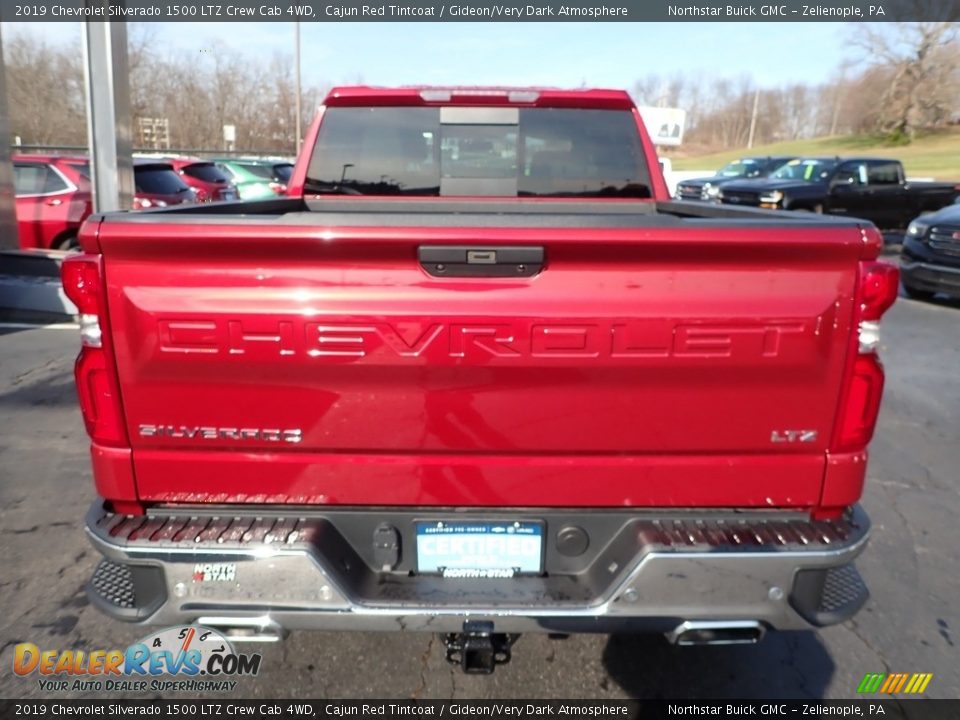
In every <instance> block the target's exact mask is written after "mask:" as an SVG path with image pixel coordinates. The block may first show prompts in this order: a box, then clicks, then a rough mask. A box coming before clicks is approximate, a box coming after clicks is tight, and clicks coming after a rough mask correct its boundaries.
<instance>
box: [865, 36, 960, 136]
mask: <svg viewBox="0 0 960 720" xmlns="http://www.w3.org/2000/svg"><path fill="white" fill-rule="evenodd" d="M860 38H861V40H860V41H859V43H858V44H859V45H860V47H862V48H863V49H864V50H865V51H866V53H867V56H868V57H869V58H870V60H869V64H870V65H871V66H873V68H874V69H877V68H879V69H881V70H884V71H886V74H887V75H888V77H889V84H888V85H887V87H886V89H885V90H884V92H883V93H882V95H881V96H880V104H879V105H880V113H879V117H878V126H879V128H880V129H881V130H883V131H884V132H888V133H891V134H893V135H896V136H900V137H905V138H912V137H913V136H914V134H915V133H916V131H917V129H918V128H920V127H924V126H929V125H937V124H941V123H943V122H944V121H945V120H946V119H947V118H949V117H950V116H951V115H952V114H953V113H954V112H955V111H956V97H957V90H958V87H960V84H958V83H960V78H958V71H960V49H958V47H957V26H956V24H955V23H948V22H922V23H921V22H900V23H889V24H885V25H882V26H881V27H879V28H878V27H876V26H874V27H870V26H867V27H866V29H865V30H864V32H863V33H862V34H861V35H860Z"/></svg>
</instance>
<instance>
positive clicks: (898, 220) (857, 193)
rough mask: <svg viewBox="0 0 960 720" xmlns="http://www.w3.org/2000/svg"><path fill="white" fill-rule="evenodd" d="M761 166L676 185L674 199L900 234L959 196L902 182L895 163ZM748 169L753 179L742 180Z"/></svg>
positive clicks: (747, 163)
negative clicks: (859, 221)
mask: <svg viewBox="0 0 960 720" xmlns="http://www.w3.org/2000/svg"><path fill="white" fill-rule="evenodd" d="M766 160H767V161H768V162H767V163H766V164H764V163H763V162H762V161H763V159H761V158H743V159H742V160H740V161H737V163H731V165H730V166H728V167H731V168H732V169H731V170H730V173H731V174H730V175H727V176H725V175H724V174H723V170H721V171H720V173H718V176H717V177H714V178H704V179H703V180H702V181H700V182H699V184H698V183H697V181H686V182H684V183H680V184H679V185H678V186H677V188H678V192H677V196H678V198H680V199H695V200H709V201H714V202H720V203H723V204H726V205H739V206H751V207H761V208H770V209H777V210H801V211H805V212H813V213H827V214H829V215H845V216H848V217H857V218H863V219H865V220H869V221H870V222H872V223H873V224H874V225H876V226H877V227H878V228H880V229H881V230H903V229H904V228H906V227H907V225H908V224H909V223H910V221H911V220H913V219H914V218H915V217H917V216H918V215H920V214H922V213H925V212H933V211H935V210H939V209H940V208H942V207H944V206H945V205H949V204H951V203H952V202H954V200H956V199H957V197H958V190H960V187H958V186H957V185H956V184H954V183H943V182H915V181H908V180H907V179H906V175H905V174H904V171H903V165H902V164H901V163H900V161H898V160H891V159H888V158H839V157H799V158H766ZM777 163H779V164H777ZM748 167H749V168H751V169H752V170H753V171H755V173H756V174H754V175H747V174H746V170H745V168H748ZM761 168H765V169H766V170H767V171H768V172H764V170H763V169H761ZM734 173H737V174H734ZM698 190H699V192H698ZM698 195H699V197H697V196H698Z"/></svg>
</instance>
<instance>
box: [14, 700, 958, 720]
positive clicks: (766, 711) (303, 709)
mask: <svg viewBox="0 0 960 720" xmlns="http://www.w3.org/2000/svg"><path fill="white" fill-rule="evenodd" d="M958 712H960V700H905V701H901V700H900V699H891V698H888V697H880V696H877V697H872V698H870V699H862V700H786V701H785V700H695V701H691V700H640V701H638V700H444V701H430V700H330V699H327V700H264V699H261V700H238V699H235V698H231V697H229V696H227V697H225V696H223V695H222V694H217V693H206V694H201V696H200V697H199V698H185V699H183V700H68V699H63V700H57V699H38V700H22V701H20V700H0V720H14V719H18V720H19V719H25V718H30V719H32V720H51V719H52V718H63V717H87V718H89V717H103V718H122V717H149V718H156V719H159V720H168V719H170V718H176V719H177V720H227V719H229V718H256V719H257V720H263V719H269V720H287V719H290V718H296V719H298V720H312V719H314V718H319V719H320V720H343V719H344V718H355V719H356V720H368V719H370V720H393V719H394V718H402V719H407V720H409V719H410V718H416V719H417V720H427V719H431V720H435V719H436V718H444V719H449V720H484V719H487V718H489V719H490V720H500V718H516V720H535V719H536V720H543V719H544V718H548V717H549V718H561V719H564V718H565V719H566V720H577V719H578V718H579V719H580V720H604V719H606V718H611V719H613V718H616V719H617V720H620V719H624V720H637V719H639V720H654V719H656V720H659V719H660V718H681V719H685V718H701V717H720V718H729V717H736V718H762V719H767V720H769V719H770V718H774V719H780V720H782V719H783V718H882V719H883V720H947V719H948V718H949V719H950V720H954V719H955V718H957V717H958Z"/></svg>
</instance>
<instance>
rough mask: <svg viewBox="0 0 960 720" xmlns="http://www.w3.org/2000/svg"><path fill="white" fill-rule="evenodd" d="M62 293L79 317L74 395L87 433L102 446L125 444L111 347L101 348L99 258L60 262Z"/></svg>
mask: <svg viewBox="0 0 960 720" xmlns="http://www.w3.org/2000/svg"><path fill="white" fill-rule="evenodd" d="M60 276H61V278H62V280H63V290H64V292H65V293H66V295H67V297H68V298H70V300H71V302H73V304H74V305H76V306H77V310H78V311H79V315H80V344H81V349H80V355H79V356H78V357H77V363H76V365H75V366H74V375H75V376H76V380H77V396H78V398H79V401H80V411H81V412H82V413H83V421H84V424H85V425H86V427H87V433H88V434H89V435H90V437H91V438H92V439H93V441H94V442H96V443H99V444H101V445H111V446H124V445H127V444H128V443H127V432H126V430H125V429H124V423H123V413H122V411H121V409H120V395H119V386H118V383H117V379H116V375H115V371H114V363H113V358H112V356H111V354H110V352H109V350H110V348H109V347H105V346H104V333H103V332H102V329H101V323H102V322H103V321H104V310H105V308H104V287H103V273H102V261H101V258H100V256H99V255H83V254H81V255H72V256H70V257H68V258H66V259H65V260H64V261H63V265H62V266H61V270H60Z"/></svg>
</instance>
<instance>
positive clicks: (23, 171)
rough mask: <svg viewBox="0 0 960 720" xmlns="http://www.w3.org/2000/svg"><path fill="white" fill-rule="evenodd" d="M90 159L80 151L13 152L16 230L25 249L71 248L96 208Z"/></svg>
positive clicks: (21, 245)
mask: <svg viewBox="0 0 960 720" xmlns="http://www.w3.org/2000/svg"><path fill="white" fill-rule="evenodd" d="M86 167H88V163H87V159H86V158H85V157H83V156H80V155H75V156H70V155H21V154H14V156H13V183H14V189H15V192H16V198H17V201H16V202H17V230H18V231H19V235H20V247H21V248H22V249H24V250H30V249H34V248H36V249H41V250H69V249H70V248H72V247H75V246H76V244H77V231H78V230H79V229H80V224H81V223H82V222H83V221H84V220H85V219H86V218H87V215H89V214H90V213H91V212H93V197H92V195H91V192H90V177H89V171H88V170H87V171H84V170H83V168H86Z"/></svg>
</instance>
